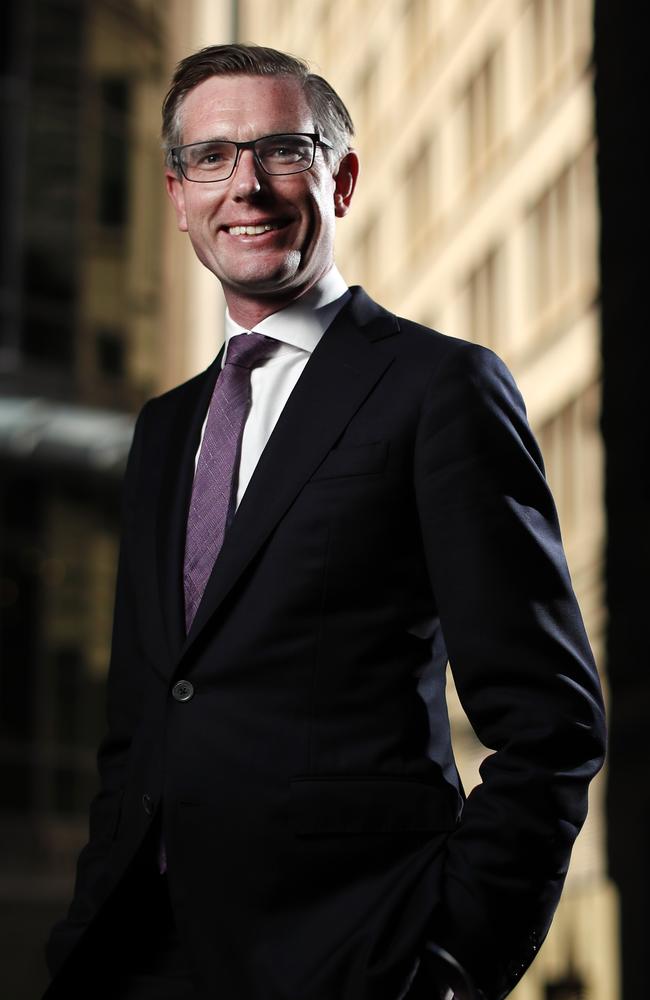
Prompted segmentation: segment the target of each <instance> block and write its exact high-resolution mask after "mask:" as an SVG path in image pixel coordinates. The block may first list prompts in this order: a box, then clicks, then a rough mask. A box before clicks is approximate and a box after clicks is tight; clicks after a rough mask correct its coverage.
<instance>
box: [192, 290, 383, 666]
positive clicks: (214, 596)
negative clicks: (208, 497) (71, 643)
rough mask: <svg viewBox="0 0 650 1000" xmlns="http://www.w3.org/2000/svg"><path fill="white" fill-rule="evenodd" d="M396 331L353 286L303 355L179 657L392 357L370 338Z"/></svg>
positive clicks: (334, 440) (193, 639) (377, 309)
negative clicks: (311, 349) (348, 299)
mask: <svg viewBox="0 0 650 1000" xmlns="http://www.w3.org/2000/svg"><path fill="white" fill-rule="evenodd" d="M397 329H398V324H397V320H396V319H395V317H394V316H392V315H391V314H389V313H386V312H385V311H384V310H381V309H380V308H379V307H378V306H377V305H375V303H373V302H372V301H371V300H370V299H368V298H367V296H365V294H364V293H363V292H362V291H361V290H360V289H356V290H354V292H353V297H352V299H351V302H350V303H348V305H347V306H346V307H345V308H344V309H343V310H342V312H341V313H340V314H339V316H338V317H337V318H336V319H335V320H334V322H333V323H332V325H331V327H330V328H329V329H328V330H327V332H326V333H325V335H324V336H323V338H322V340H321V341H320V343H319V345H318V347H317V348H316V350H315V351H314V353H313V355H312V357H311V358H310V360H309V363H308V364H307V366H306V368H305V370H304V371H303V373H302V375H301V377H300V379H299V380H298V383H297V385H296V387H295V389H294V390H293V392H292V394H291V396H290V398H289V400H288V402H287V404H286V406H285V408H284V410H283V412H282V414H281V416H280V418H279V420H278V422H277V424H276V426H275V429H274V431H273V433H272V435H271V437H270V439H269V441H268V444H267V446H266V448H265V449H264V452H263V454H262V456H261V458H260V460H259V462H258V465H257V468H256V469H255V472H254V474H253V477H252V479H251V481H250V483H249V485H248V488H247V489H246V492H245V494H244V496H243V498H242V502H241V504H240V506H239V509H238V511H237V514H236V515H235V518H234V520H233V522H232V524H231V526H230V528H229V530H228V533H227V535H226V538H225V541H224V544H223V547H222V549H221V551H220V553H219V556H218V557H217V560H216V563H215V566H214V569H213V571H212V575H211V577H210V579H209V581H208V584H207V586H206V590H205V593H204V595H203V600H202V602H201V604H200V606H199V608H198V611H197V613H196V617H195V619H194V622H193V624H192V628H191V630H190V633H189V635H188V636H187V639H186V641H185V644H184V646H183V649H182V652H181V656H183V655H184V654H185V653H186V652H187V651H188V650H189V649H190V647H191V646H192V645H193V643H194V642H195V641H196V638H197V636H198V635H200V633H201V631H202V630H203V628H204V627H205V625H206V624H207V622H208V621H209V620H210V618H211V617H212V616H213V615H214V614H215V612H216V611H217V609H218V608H219V606H220V604H221V603H222V602H223V600H224V598H225V597H226V596H227V594H228V593H229V591H230V590H231V589H232V587H233V585H234V584H235V582H236V581H237V579H238V578H239V577H240V576H241V574H242V573H243V572H244V570H245V569H246V567H247V566H248V565H249V564H250V562H251V560H252V559H253V558H254V556H255V555H256V553H257V552H258V551H259V549H260V547H261V546H262V545H263V543H264V541H265V540H266V539H267V538H268V536H269V535H270V533H271V532H272V531H273V529H274V527H275V525H276V524H277V523H278V521H279V520H280V519H281V518H282V516H283V515H284V513H285V512H286V510H287V509H288V508H289V506H290V505H291V503H292V502H293V500H294V499H295V497H296V495H297V494H298V492H299V491H300V489H301V488H302V487H303V485H304V483H305V482H306V481H307V480H308V479H309V477H310V476H311V475H312V474H313V472H314V471H315V470H316V468H317V467H318V465H320V463H321V462H322V460H323V459H324V457H325V455H326V454H327V453H328V451H329V450H330V449H331V448H332V447H333V445H334V444H335V442H336V440H337V438H338V437H340V435H341V434H342V432H343V431H344V429H345V427H346V426H347V424H348V423H349V421H350V420H351V419H352V417H353V415H354V413H355V412H356V411H357V410H358V408H359V407H360V406H361V404H362V403H363V401H364V399H365V398H366V397H367V395H368V394H369V393H370V392H371V390H372V389H373V387H374V386H375V385H376V383H377V382H378V381H379V379H380V378H381V377H382V375H383V373H384V371H385V370H386V369H387V368H388V366H389V365H390V364H391V362H392V360H393V355H392V353H390V352H389V351H386V350H382V351H380V350H376V349H374V348H373V345H372V341H374V340H378V339H382V338H384V337H386V336H389V335H390V334H392V333H394V332H396V330H397ZM206 405H207V403H206ZM203 412H204V411H203ZM177 579H178V577H177Z"/></svg>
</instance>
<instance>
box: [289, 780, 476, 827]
mask: <svg viewBox="0 0 650 1000" xmlns="http://www.w3.org/2000/svg"><path fill="white" fill-rule="evenodd" d="M455 797H456V796H455V793H454V792H453V790H452V789H446V788H444V787H443V788H440V787H436V786H434V785H427V784H424V783H422V782H419V781H408V780H405V779H402V778H294V779H293V780H292V782H291V799H290V822H291V826H292V828H293V830H294V831H295V832H296V833H297V834H327V833H333V834H334V833H395V832H400V831H401V832H417V831H425V830H432V831H433V830H453V828H454V827H455V825H456V818H457V817H456V809H455V807H454V804H453V800H454V799H455Z"/></svg>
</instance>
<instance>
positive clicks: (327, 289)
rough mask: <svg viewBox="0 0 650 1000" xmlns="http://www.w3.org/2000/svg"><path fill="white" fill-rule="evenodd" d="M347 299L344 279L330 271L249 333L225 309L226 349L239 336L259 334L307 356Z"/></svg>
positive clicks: (347, 291) (333, 268) (337, 273)
mask: <svg viewBox="0 0 650 1000" xmlns="http://www.w3.org/2000/svg"><path fill="white" fill-rule="evenodd" d="M349 298H350V290H349V288H348V286H347V284H346V282H345V280H344V278H343V277H342V276H341V273H340V272H339V271H338V270H337V268H336V267H332V268H331V269H330V270H329V271H328V272H327V274H325V275H324V276H323V277H322V278H321V279H320V281H317V282H316V284H315V285H314V287H313V288H310V289H309V291H308V292H306V293H305V294H304V295H302V296H301V297H300V298H299V299H296V301H295V302H291V303H290V304H289V305H288V306H285V308H284V309H280V310H279V311H278V312H276V313H272V314H271V315H270V316H267V317H266V319H263V320H262V321H261V323H258V324H257V326H254V327H253V329H252V330H245V329H244V328H243V327H241V326H240V325H239V323H236V322H235V321H234V320H233V319H232V317H231V315H230V313H229V312H228V310H227V309H226V324H225V331H226V347H228V342H229V341H230V338H231V337H236V336H237V335H238V334H240V333H263V334H264V335H265V336H266V337H272V338H273V339H274V340H279V341H280V342H281V343H283V344H289V345H290V346H291V347H297V348H300V350H302V351H307V352H308V353H309V354H311V353H312V351H314V350H315V348H316V346H317V345H318V342H319V341H320V339H321V337H322V336H323V334H324V333H325V331H326V330H327V328H328V326H329V325H330V323H332V321H333V320H334V318H335V317H336V316H337V315H338V313H339V311H340V310H341V309H342V308H343V306H344V305H345V303H346V302H347V301H348V299H349ZM224 358H225V351H224Z"/></svg>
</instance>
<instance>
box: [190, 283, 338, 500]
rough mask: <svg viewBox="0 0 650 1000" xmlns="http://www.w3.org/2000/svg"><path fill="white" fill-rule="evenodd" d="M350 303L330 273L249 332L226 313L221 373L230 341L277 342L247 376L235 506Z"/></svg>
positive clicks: (202, 432)
mask: <svg viewBox="0 0 650 1000" xmlns="http://www.w3.org/2000/svg"><path fill="white" fill-rule="evenodd" d="M349 298H350V291H349V289H348V286H347V284H346V283H345V281H344V280H343V278H342V277H341V274H340V273H339V271H337V269H336V267H332V269H331V270H330V271H328V273H327V274H326V275H325V276H324V277H323V278H321V280H320V281H319V282H317V283H316V284H315V285H314V287H313V288H311V289H310V290H309V291H308V292H307V293H306V294H305V295H303V296H302V297H301V298H300V299H297V301H296V302H292V303H291V304H290V305H288V306H286V307H285V308H284V309H281V310H280V311H279V312H276V313H273V314H272V315H271V316H267V317H266V319H263V320H262V322H261V323H258V324H257V326H254V327H253V329H252V330H245V329H243V327H241V326H239V324H237V323H235V321H234V320H233V319H232V317H231V316H230V313H229V312H228V311H227V310H226V350H225V351H224V360H223V361H222V363H221V367H222V368H223V365H224V361H225V358H226V354H227V351H228V344H229V342H230V339H231V337H236V336H238V335H239V334H247V333H262V334H264V336H266V337H272V338H273V339H274V340H277V341H279V342H280V346H279V347H278V349H277V351H276V352H275V354H274V355H273V357H271V358H269V360H268V361H266V362H265V363H264V364H263V365H260V366H259V367H258V368H254V369H253V370H252V372H251V407H250V410H249V412H248V416H247V418H246V423H245V425H244V433H243V437H242V444H241V453H240V459H239V476H238V479H237V506H239V504H240V503H241V499H242V497H243V495H244V493H245V491H246V487H247V486H248V484H249V482H250V480H251V477H252V475H253V473H254V471H255V466H256V465H257V463H258V461H259V458H260V455H261V454H262V452H263V451H264V448H265V447H266V443H267V441H268V439H269V438H270V436H271V432H272V431H273V428H274V427H275V425H276V423H277V421H278V418H279V416H280V414H281V413H282V410H283V409H284V406H285V404H286V402H287V400H288V399H289V396H290V395H291V392H292V390H293V388H294V386H295V385H296V382H297V381H298V379H299V378H300V376H301V374H302V372H303V369H304V367H305V365H306V364H307V362H308V361H309V359H310V357H311V355H312V352H313V351H314V350H315V348H316V346H317V345H318V343H319V341H320V339H321V337H322V336H323V334H324V333H325V331H326V330H327V328H328V326H329V325H330V323H332V321H333V320H334V318H335V317H336V316H337V315H338V313H339V312H340V310H341V309H342V308H343V306H344V305H345V303H346V302H347V301H348V299H349ZM207 419H208V418H207V414H206V418H205V421H204V422H203V429H202V431H201V441H200V443H199V449H198V451H197V453H196V460H195V468H196V463H197V462H198V458H199V452H200V451H201V445H202V443H203V434H204V432H205V425H206V423H207Z"/></svg>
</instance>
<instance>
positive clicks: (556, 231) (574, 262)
mask: <svg viewBox="0 0 650 1000" xmlns="http://www.w3.org/2000/svg"><path fill="white" fill-rule="evenodd" d="M528 230H529V255H528V261H529V269H530V279H529V288H530V315H531V320H532V322H533V326H534V329H535V335H536V336H537V337H540V336H543V335H545V334H546V333H547V332H548V330H549V327H551V326H555V325H556V323H557V321H558V319H559V314H560V313H562V314H564V312H565V310H566V308H567V307H568V306H569V305H570V304H571V302H572V301H575V299H576V296H578V295H581V296H582V298H583V299H584V298H587V299H588V297H589V296H590V295H591V289H592V287H595V281H596V233H595V189H594V174H593V151H592V149H591V148H589V149H587V150H585V151H584V152H583V153H582V154H581V155H580V156H579V157H578V158H577V159H576V160H575V161H573V163H570V164H569V165H568V166H567V167H566V168H565V169H564V170H563V171H562V173H561V174H560V175H559V176H558V177H557V178H556V179H555V180H554V181H553V183H552V184H550V185H549V186H548V187H547V188H546V190H545V191H544V192H543V194H542V195H541V197H540V198H539V199H538V201H537V202H536V203H535V205H533V207H532V209H531V211H530V213H529V217H528Z"/></svg>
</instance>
